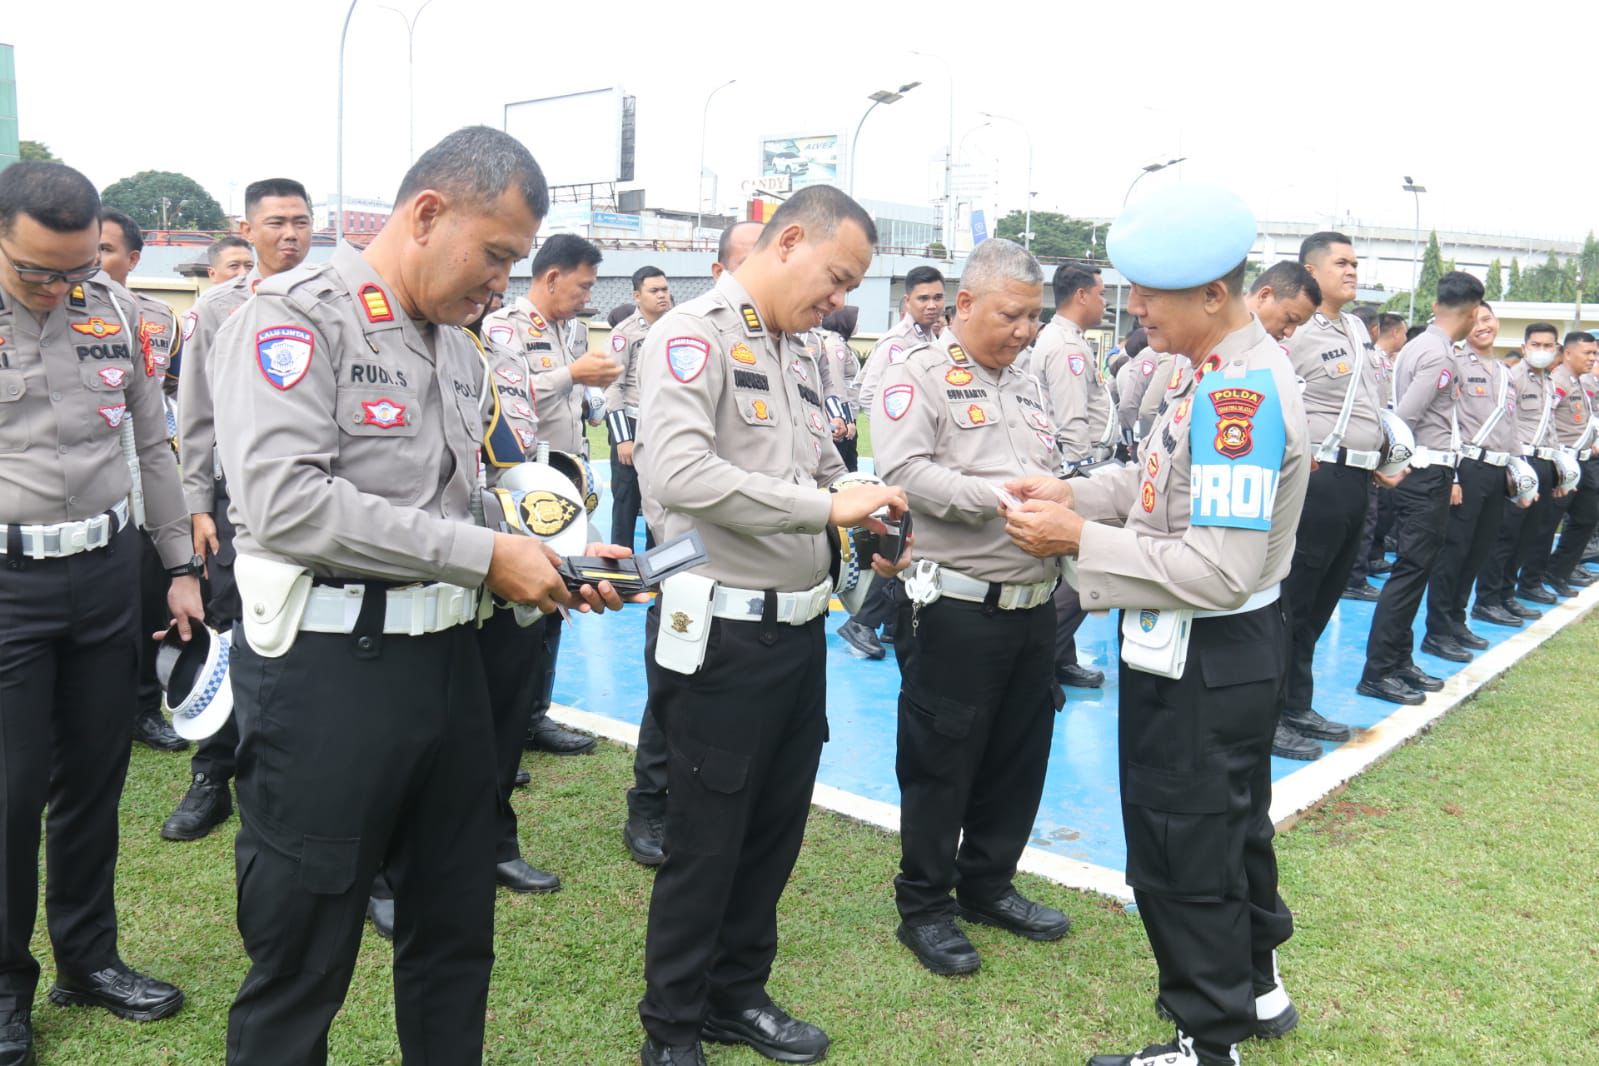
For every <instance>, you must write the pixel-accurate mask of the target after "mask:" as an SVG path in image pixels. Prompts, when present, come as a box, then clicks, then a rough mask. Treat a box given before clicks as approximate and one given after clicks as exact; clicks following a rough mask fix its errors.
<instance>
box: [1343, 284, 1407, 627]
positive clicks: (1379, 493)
mask: <svg viewBox="0 0 1599 1066" xmlns="http://www.w3.org/2000/svg"><path fill="white" fill-rule="evenodd" d="M1406 328H1407V326H1406V322H1405V320H1404V318H1403V317H1401V316H1399V315H1394V314H1389V313H1387V312H1383V313H1382V314H1380V315H1378V316H1377V325H1376V327H1375V329H1376V334H1377V339H1376V340H1375V341H1374V342H1372V346H1371V347H1370V348H1369V349H1367V355H1369V356H1370V357H1371V365H1372V366H1373V367H1375V368H1376V371H1377V375H1378V377H1379V378H1381V379H1382V382H1383V387H1384V391H1383V402H1384V403H1385V404H1387V405H1388V406H1389V407H1392V406H1393V399H1394V398H1393V368H1394V359H1395V358H1397V357H1398V355H1399V350H1400V349H1401V348H1403V347H1404V346H1405V332H1406ZM1366 495H1367V497H1368V499H1367V504H1366V528H1365V530H1364V531H1363V532H1362V533H1361V535H1360V539H1361V543H1362V544H1364V545H1365V547H1364V548H1362V549H1360V550H1358V551H1356V552H1355V563H1354V565H1353V566H1351V567H1350V568H1349V581H1348V583H1347V584H1346V585H1345V586H1344V593H1343V598H1344V599H1346V600H1365V601H1366V602H1368V603H1376V602H1377V597H1378V596H1379V595H1381V593H1380V592H1379V591H1378V590H1377V589H1376V588H1375V587H1374V586H1372V584H1371V583H1370V582H1368V581H1367V580H1366V579H1367V578H1368V577H1371V576H1372V575H1374V574H1386V573H1389V572H1390V571H1392V570H1393V566H1392V565H1390V564H1389V562H1388V559H1387V548H1386V547H1385V544H1386V542H1387V538H1388V532H1389V530H1390V529H1391V528H1392V526H1393V520H1394V491H1393V489H1392V488H1391V487H1389V486H1387V485H1384V484H1382V483H1381V482H1380V481H1379V480H1378V479H1377V478H1372V482H1371V485H1370V486H1369V487H1368V488H1367V489H1366Z"/></svg>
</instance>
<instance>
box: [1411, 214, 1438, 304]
mask: <svg viewBox="0 0 1599 1066" xmlns="http://www.w3.org/2000/svg"><path fill="white" fill-rule="evenodd" d="M1443 276H1444V253H1443V249H1442V248H1439V247H1438V231H1437V230H1433V231H1432V232H1431V233H1429V234H1428V235H1427V250H1426V251H1425V252H1423V253H1422V255H1421V277H1420V279H1418V280H1417V282H1416V317H1418V318H1420V317H1421V315H1422V313H1423V312H1424V311H1425V312H1431V311H1432V305H1433V303H1434V302H1435V301H1436V300H1437V299H1438V279H1439V278H1441V277H1443ZM1406 306H1407V307H1408V306H1409V305H1408V303H1407V304H1406Z"/></svg>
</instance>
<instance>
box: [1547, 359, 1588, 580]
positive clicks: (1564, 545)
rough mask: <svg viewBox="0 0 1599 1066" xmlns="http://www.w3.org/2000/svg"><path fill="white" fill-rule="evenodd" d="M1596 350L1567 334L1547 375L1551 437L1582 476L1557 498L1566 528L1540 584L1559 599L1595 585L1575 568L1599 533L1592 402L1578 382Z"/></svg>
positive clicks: (1557, 510) (1583, 572) (1582, 570)
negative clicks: (1551, 397)
mask: <svg viewBox="0 0 1599 1066" xmlns="http://www.w3.org/2000/svg"><path fill="white" fill-rule="evenodd" d="M1596 350H1599V344H1596V343H1595V341H1594V336H1593V334H1592V333H1589V332H1587V331H1586V330H1577V331H1575V332H1572V333H1568V334H1566V337H1565V341H1564V343H1563V344H1562V345H1561V351H1560V362H1559V363H1556V364H1555V366H1554V368H1553V369H1552V370H1550V372H1549V378H1550V380H1551V381H1552V382H1554V386H1555V397H1556V401H1555V403H1556V409H1555V419H1554V421H1555V435H1556V437H1557V438H1558V439H1559V441H1560V447H1561V448H1563V449H1565V450H1566V451H1567V452H1568V453H1569V454H1570V455H1571V457H1572V459H1574V460H1575V461H1576V462H1577V464H1578V466H1579V467H1580V469H1581V471H1582V474H1581V478H1580V480H1579V481H1578V483H1577V487H1576V489H1574V490H1573V491H1571V492H1569V493H1566V494H1565V495H1564V496H1561V497H1559V498H1558V499H1557V500H1556V501H1555V507H1554V508H1553V510H1555V511H1556V512H1559V513H1560V514H1562V515H1563V516H1564V517H1565V528H1564V531H1563V532H1562V533H1561V534H1560V544H1559V545H1558V546H1557V547H1555V548H1554V550H1553V551H1552V552H1551V553H1550V555H1549V563H1548V566H1547V568H1546V570H1545V573H1544V582H1545V583H1546V584H1547V585H1548V586H1549V587H1550V588H1552V589H1554V590H1555V592H1556V593H1557V594H1559V595H1561V596H1575V595H1576V594H1577V590H1578V588H1579V587H1585V586H1587V585H1589V584H1592V580H1593V579H1591V578H1590V577H1588V576H1587V575H1588V571H1587V570H1585V569H1581V568H1579V567H1578V566H1577V564H1578V563H1579V562H1580V561H1581V560H1582V553H1583V550H1584V549H1585V548H1586V547H1587V546H1588V538H1589V537H1590V536H1592V535H1593V531H1594V529H1595V528H1599V493H1596V490H1599V462H1595V460H1594V458H1593V448H1592V444H1593V435H1592V434H1591V433H1590V432H1589V431H1588V425H1589V423H1590V422H1591V421H1592V419H1593V400H1592V397H1590V396H1589V395H1588V391H1587V388H1586V387H1585V386H1584V385H1583V383H1582V378H1583V375H1585V374H1587V373H1588V372H1589V370H1591V369H1592V368H1593V362H1594V353H1595V351H1596ZM1552 535H1553V533H1552V526H1551V536H1552Z"/></svg>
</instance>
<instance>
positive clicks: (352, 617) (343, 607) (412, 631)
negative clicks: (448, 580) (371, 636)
mask: <svg viewBox="0 0 1599 1066" xmlns="http://www.w3.org/2000/svg"><path fill="white" fill-rule="evenodd" d="M365 594H366V586H365V585H360V584H351V585H343V586H336V585H315V586H313V587H312V589H311V595H310V597H309V598H308V599H307V600H306V605H305V614H303V615H302V616H301V617H300V632H302V633H353V632H355V623H356V619H357V618H359V617H360V615H361V600H362V597H363V596H365ZM478 595H479V590H478V589H475V588H474V589H469V588H462V587H461V586H460V585H446V584H443V583H442V582H440V583H436V584H427V585H406V586H404V587H403V588H397V589H389V590H388V592H387V593H386V594H385V599H386V601H387V602H386V603H385V605H384V609H383V632H384V633H386V634H391V635H394V636H410V637H420V636H423V635H425V634H428V633H441V632H443V631H444V630H446V629H450V628H452V627H454V626H458V625H462V624H464V623H466V622H470V621H472V620H474V619H475V618H477V615H478Z"/></svg>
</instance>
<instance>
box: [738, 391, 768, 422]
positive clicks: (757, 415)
mask: <svg viewBox="0 0 1599 1066" xmlns="http://www.w3.org/2000/svg"><path fill="white" fill-rule="evenodd" d="M733 402H734V403H736V404H737V405H738V413H739V414H740V415H741V416H742V417H743V419H744V421H745V422H746V423H747V424H748V425H751V426H763V427H765V428H767V429H770V428H771V427H773V426H775V425H777V415H776V414H775V413H774V412H773V410H772V399H771V396H770V394H768V393H764V392H758V391H756V390H753V389H734V390H733Z"/></svg>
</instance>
